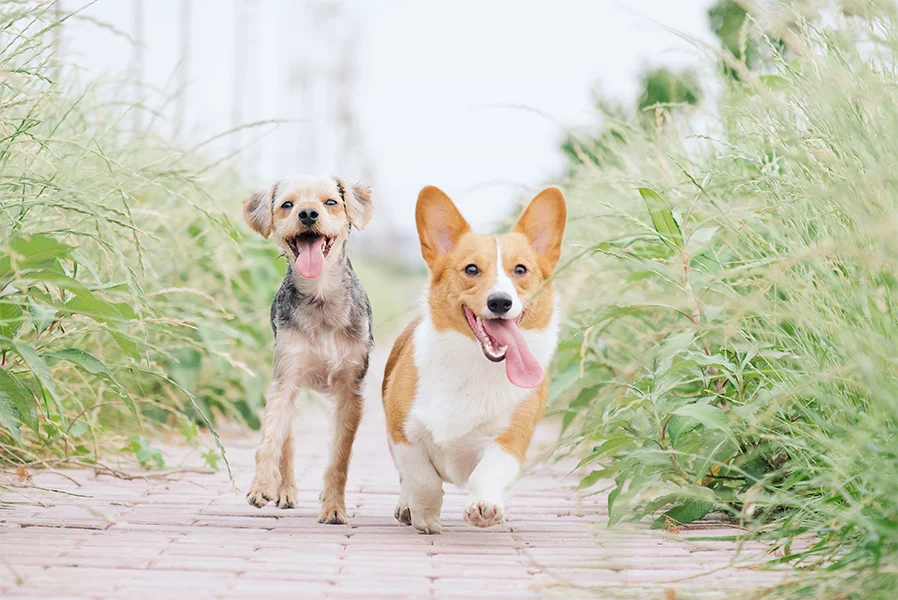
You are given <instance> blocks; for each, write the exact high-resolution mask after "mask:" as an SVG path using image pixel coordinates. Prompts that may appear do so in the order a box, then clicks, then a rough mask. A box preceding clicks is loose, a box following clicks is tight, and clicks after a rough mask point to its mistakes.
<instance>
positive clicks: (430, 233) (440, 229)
mask: <svg viewBox="0 0 898 600" xmlns="http://www.w3.org/2000/svg"><path fill="white" fill-rule="evenodd" d="M415 223H416V225H417V226H418V238H419V239H420V240H421V255H422V256H424V260H425V261H427V264H428V265H430V267H431V268H433V266H434V263H436V261H437V260H438V259H439V258H440V257H441V256H443V255H444V254H446V252H448V251H449V250H450V249H451V248H452V246H454V245H455V244H456V243H457V242H458V239H459V238H460V237H461V236H462V234H464V233H466V232H468V231H470V230H471V226H470V225H468V222H467V221H465V218H464V217H463V216H461V213H460V212H458V209H457V208H456V207H455V204H453V203H452V200H450V199H449V196H447V195H446V194H445V192H443V190H441V189H440V188H438V187H434V186H432V185H429V186H427V187H425V188H424V189H422V190H421V192H420V193H419V194H418V204H417V205H416V206H415Z"/></svg>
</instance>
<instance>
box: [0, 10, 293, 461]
mask: <svg viewBox="0 0 898 600" xmlns="http://www.w3.org/2000/svg"><path fill="white" fill-rule="evenodd" d="M54 15H55V11H54V8H53V6H52V4H46V5H40V4H35V3H8V4H5V5H4V6H3V7H0V353H2V359H0V362H2V368H0V457H2V459H3V460H4V461H7V462H13V463H33V462H38V463H41V461H43V464H46V463H47V461H50V462H59V461H62V460H65V461H68V462H70V463H71V462H79V461H81V462H85V461H87V462H89V461H93V460H96V459H97V457H98V456H100V455H101V452H102V449H103V448H104V447H110V445H111V447H114V448H118V447H121V445H122V442H125V443H126V444H127V447H129V448H131V449H133V450H134V452H136V453H137V454H138V458H139V459H141V461H142V462H147V463H149V462H151V461H150V458H151V457H153V456H155V455H154V454H153V452H152V448H151V447H150V446H148V444H147V442H146V440H145V439H144V437H143V434H140V430H141V429H143V430H144V433H146V434H147V435H149V434H150V433H152V434H155V433H158V432H160V431H166V430H173V431H180V432H181V433H182V434H183V435H185V436H186V437H187V438H191V439H192V438H194V437H195V434H196V431H197V427H196V425H197V424H203V423H207V422H208V421H209V420H210V419H213V418H214V417H215V416H216V415H225V416H227V417H229V418H233V419H237V420H239V421H241V422H244V423H246V424H248V425H255V424H256V423H257V421H258V417H257V413H258V411H259V409H260V408H261V406H262V403H263V392H264V389H265V381H264V374H265V373H266V371H267V367H268V363H269V360H270V350H269V348H270V346H271V339H270V328H269V326H268V323H267V322H266V314H267V311H266V310H265V309H264V307H265V306H266V304H267V302H269V301H270V296H271V293H272V291H273V290H274V289H276V286H277V284H278V281H279V280H280V278H281V276H282V272H283V271H282V269H283V266H282V265H281V264H279V261H278V260H277V256H276V253H274V252H273V251H272V250H270V249H269V248H268V247H267V246H266V245H264V244H263V243H262V242H261V240H258V241H257V239H256V237H255V236H252V235H251V234H249V232H248V231H245V230H242V229H238V228H237V227H235V225H234V224H233V223H232V221H231V220H230V219H229V218H228V216H227V215H237V214H239V194H240V186H239V182H238V181H237V177H236V175H235V173H234V172H233V171H231V170H229V169H227V168H225V167H222V166H220V165H217V164H215V163H213V162H212V161H210V160H208V159H207V158H205V157H204V156H202V155H201V154H200V153H198V152H194V151H184V150H181V149H179V148H177V147H174V146H173V145H171V144H170V143H169V142H168V141H167V140H165V139H163V138H161V137H159V136H157V135H155V134H154V133H153V131H152V129H150V128H149V126H148V127H147V129H146V130H141V131H134V130H133V129H132V127H133V123H134V119H133V118H132V116H133V113H134V112H135V111H144V110H147V109H145V108H142V107H140V106H129V105H123V104H122V103H121V102H120V101H118V100H117V99H116V98H117V94H116V93H115V90H114V89H111V88H110V87H109V86H106V87H104V86H103V85H101V84H99V83H96V82H95V83H93V84H80V83H78V82H77V81H74V80H72V79H70V78H69V75H71V73H72V72H73V70H72V68H71V67H68V66H67V65H65V64H64V63H63V64H60V57H57V56H54V54H53V48H52V46H51V45H50V42H51V40H52V38H53V36H54V35H55V28H56V27H58V26H59V23H58V22H57V21H56V20H54ZM143 121H144V122H146V123H149V122H150V121H151V119H150V116H149V115H147V116H146V117H145V118H144V119H143ZM147 432H149V433H147ZM129 434H136V437H133V438H132V439H131V440H130V441H127V440H124V438H125V437H126V436H127V435H129ZM208 456H209V460H210V462H211V463H214V462H215V461H216V457H215V456H214V454H209V455H208Z"/></svg>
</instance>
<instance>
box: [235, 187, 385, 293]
mask: <svg viewBox="0 0 898 600" xmlns="http://www.w3.org/2000/svg"><path fill="white" fill-rule="evenodd" d="M371 208H372V206H371V189H370V188H368V186H364V185H347V184H345V183H343V181H341V180H340V179H337V178H334V177H288V178H286V179H282V180H280V181H278V182H277V183H275V184H274V185H273V186H271V188H269V189H266V190H261V191H258V192H255V193H254V194H252V195H250V197H249V198H247V199H246V200H244V201H243V219H244V220H245V221H246V222H247V224H248V225H249V226H250V227H252V228H253V230H254V231H255V232H256V233H258V234H259V235H261V236H262V237H264V238H266V239H267V238H268V237H269V236H270V237H271V238H272V240H273V241H274V243H275V244H276V245H277V246H278V247H279V248H280V249H281V250H283V251H284V255H285V256H286V257H287V258H288V259H290V262H292V263H293V265H294V267H295V269H296V271H297V272H298V273H299V274H300V275H301V276H302V277H304V278H306V279H313V278H315V277H318V276H319V275H320V274H321V272H322V271H323V270H324V267H325V266H326V265H327V264H328V262H333V261H337V260H339V259H340V257H341V255H342V253H343V245H344V243H345V242H346V238H347V236H349V229H350V225H354V226H355V227H356V228H358V229H364V227H365V225H367V224H368V221H370V220H371ZM334 248H336V250H337V251H336V252H332V250H333V249H334Z"/></svg>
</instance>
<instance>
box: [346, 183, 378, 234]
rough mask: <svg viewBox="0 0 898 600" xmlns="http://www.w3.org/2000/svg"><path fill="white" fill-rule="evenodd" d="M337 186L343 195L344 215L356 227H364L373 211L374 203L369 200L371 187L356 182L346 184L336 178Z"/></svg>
mask: <svg viewBox="0 0 898 600" xmlns="http://www.w3.org/2000/svg"><path fill="white" fill-rule="evenodd" d="M337 188H338V189H339V190H340V194H341V195H342V196H343V203H344V204H345V205H346V216H347V217H349V222H350V223H352V226H353V227H355V228H356V229H364V228H365V225H367V224H368V223H369V222H370V221H371V214H372V213H373V212H374V204H373V203H372V202H371V188H370V187H369V186H367V185H362V184H360V183H357V184H355V185H346V184H345V183H344V182H343V181H342V180H341V179H337Z"/></svg>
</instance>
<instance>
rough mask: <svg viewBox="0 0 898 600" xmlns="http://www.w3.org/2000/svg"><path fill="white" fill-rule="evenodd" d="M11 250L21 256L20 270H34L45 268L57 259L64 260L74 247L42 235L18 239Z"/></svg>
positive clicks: (14, 240) (11, 244)
mask: <svg viewBox="0 0 898 600" xmlns="http://www.w3.org/2000/svg"><path fill="white" fill-rule="evenodd" d="M10 248H11V249H12V251H13V252H15V253H16V254H17V255H18V256H19V262H18V267H19V269H33V268H36V267H40V266H44V265H46V264H48V263H50V261H53V260H55V259H57V258H63V257H65V256H67V255H68V254H69V252H71V250H72V247H71V246H69V245H66V244H63V243H62V242H60V241H57V240H56V239H54V238H52V237H50V236H47V235H41V234H33V235H23V236H19V237H16V238H15V239H13V240H12V242H11V243H10Z"/></svg>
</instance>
